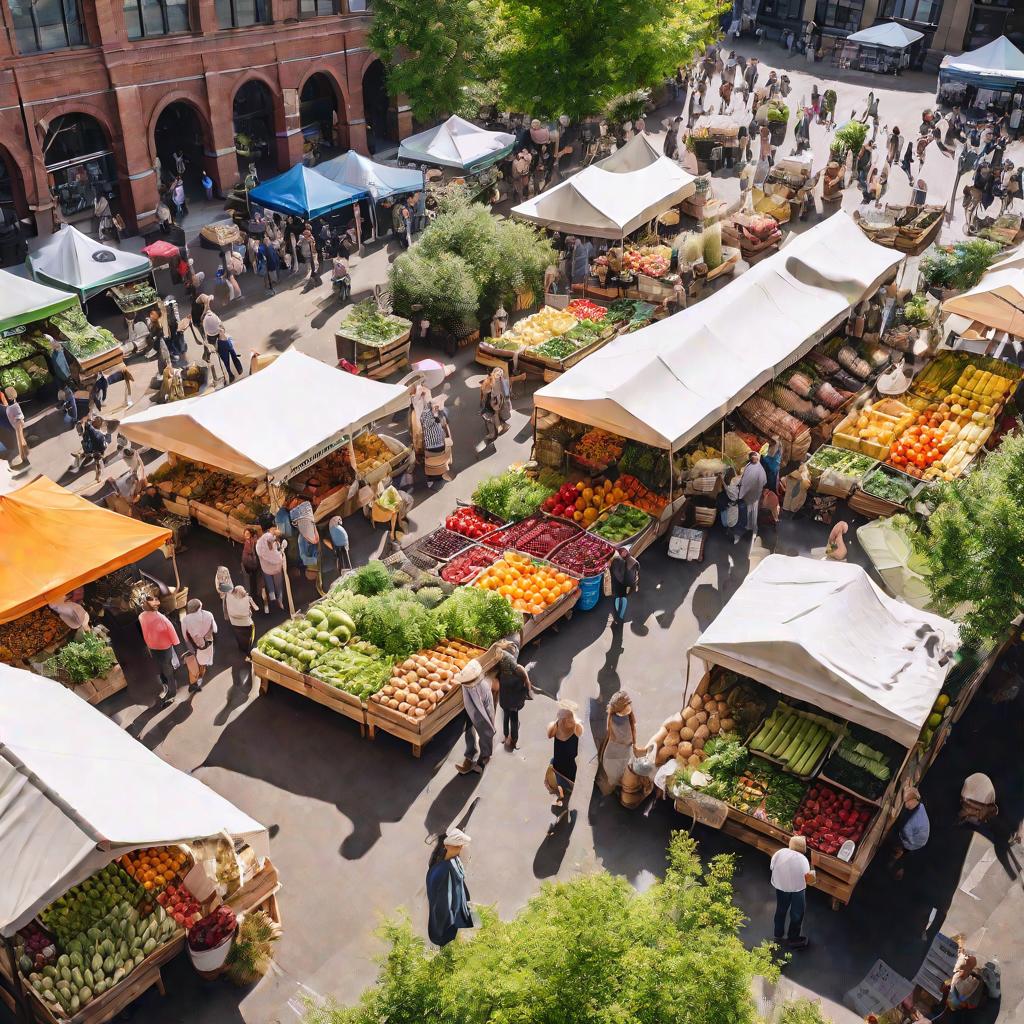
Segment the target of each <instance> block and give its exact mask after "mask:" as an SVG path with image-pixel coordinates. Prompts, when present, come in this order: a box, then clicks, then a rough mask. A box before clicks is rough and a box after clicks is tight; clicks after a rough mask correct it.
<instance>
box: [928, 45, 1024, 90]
mask: <svg viewBox="0 0 1024 1024" xmlns="http://www.w3.org/2000/svg"><path fill="white" fill-rule="evenodd" d="M944 72H949V73H950V76H951V77H962V78H972V77H973V78H980V79H985V78H993V79H999V78H1002V79H1006V80H1009V81H1024V53H1021V52H1020V50H1018V49H1017V47H1016V46H1014V45H1013V43H1011V42H1010V40H1009V39H1007V38H1006V36H1000V37H999V38H998V39H993V40H992V42H991V43H986V44H985V45H984V46H981V47H979V48H978V49H977V50H969V51H968V52H967V53H961V54H960V56H959V57H954V56H953V55H952V54H947V55H946V56H945V57H943V58H942V63H941V64H940V65H939V75H940V77H942V76H943V73H944Z"/></svg>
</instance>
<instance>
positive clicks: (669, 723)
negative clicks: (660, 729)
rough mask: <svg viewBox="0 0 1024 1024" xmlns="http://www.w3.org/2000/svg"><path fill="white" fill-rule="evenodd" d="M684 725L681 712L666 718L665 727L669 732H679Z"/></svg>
mask: <svg viewBox="0 0 1024 1024" xmlns="http://www.w3.org/2000/svg"><path fill="white" fill-rule="evenodd" d="M682 727H683V716H682V715H681V714H678V715H673V716H672V717H671V718H666V719H665V728H666V729H668V731H669V732H673V731H675V732H678V731H679V730H680V729H681V728H682Z"/></svg>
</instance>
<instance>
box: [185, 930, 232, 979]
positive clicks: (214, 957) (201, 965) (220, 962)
mask: <svg viewBox="0 0 1024 1024" xmlns="http://www.w3.org/2000/svg"><path fill="white" fill-rule="evenodd" d="M237 930H238V928H237V926H236V928H235V932H237ZM235 932H232V933H231V934H230V935H229V936H227V938H225V939H224V940H223V941H222V942H221V944H220V945H219V946H214V947H213V949H193V948H192V947H191V946H189V945H188V943H187V942H186V943H185V945H186V947H187V948H188V958H189V959H190V960H191V961H192V966H193V967H194V968H195V969H196V970H197V971H198V972H199V973H200V974H208V973H210V972H215V971H219V970H220V969H221V968H222V967H223V966H224V963H225V961H226V960H227V958H228V953H230V952H231V946H232V944H233V943H234V941H235Z"/></svg>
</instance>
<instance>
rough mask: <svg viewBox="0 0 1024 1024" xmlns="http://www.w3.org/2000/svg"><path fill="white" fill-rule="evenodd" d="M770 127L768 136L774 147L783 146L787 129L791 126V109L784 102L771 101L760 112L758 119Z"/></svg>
mask: <svg viewBox="0 0 1024 1024" xmlns="http://www.w3.org/2000/svg"><path fill="white" fill-rule="evenodd" d="M762 115H763V118H764V122H765V123H767V125H768V135H769V137H770V138H771V140H772V145H773V146H781V145H782V143H783V142H785V140H786V128H787V127H788V125H789V107H787V106H786V104H785V103H783V102H782V100H778V99H776V100H769V101H768V102H767V103H766V104H765V105H764V106H763V107H762V108H761V109H760V110H759V111H758V112H757V119H758V120H759V121H760V120H762Z"/></svg>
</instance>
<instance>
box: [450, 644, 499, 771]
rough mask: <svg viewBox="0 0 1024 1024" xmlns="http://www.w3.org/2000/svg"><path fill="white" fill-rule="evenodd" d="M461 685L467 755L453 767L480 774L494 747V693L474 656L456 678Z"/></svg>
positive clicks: (489, 681)
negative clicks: (464, 712) (464, 711)
mask: <svg viewBox="0 0 1024 1024" xmlns="http://www.w3.org/2000/svg"><path fill="white" fill-rule="evenodd" d="M455 681H456V682H457V683H458V684H459V685H460V686H461V687H462V701H463V704H464V705H465V708H466V756H465V757H464V758H463V760H462V763H461V764H459V765H456V767H455V770H456V771H457V772H458V773H459V774H460V775H466V774H468V773H469V772H476V773H477V774H478V775H479V774H481V773H482V772H483V770H484V768H486V767H487V762H488V761H490V759H491V753H492V751H493V749H494V696H493V694H492V693H491V680H490V679H489V678H488V676H487V674H486V673H485V672H484V670H483V668H481V666H480V662H479V661H477V660H476V658H474V659H473V660H472V661H469V662H467V664H466V666H465V668H463V669H462V671H461V672H459V674H458V675H457V676H456V677H455Z"/></svg>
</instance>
